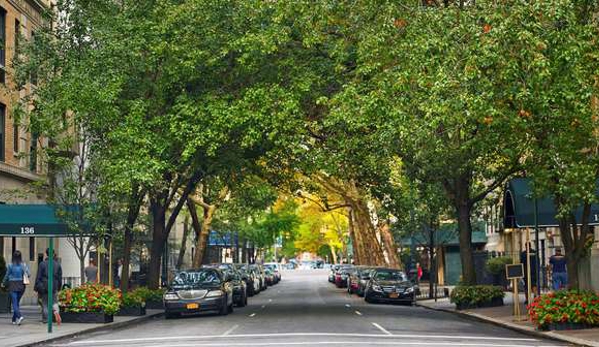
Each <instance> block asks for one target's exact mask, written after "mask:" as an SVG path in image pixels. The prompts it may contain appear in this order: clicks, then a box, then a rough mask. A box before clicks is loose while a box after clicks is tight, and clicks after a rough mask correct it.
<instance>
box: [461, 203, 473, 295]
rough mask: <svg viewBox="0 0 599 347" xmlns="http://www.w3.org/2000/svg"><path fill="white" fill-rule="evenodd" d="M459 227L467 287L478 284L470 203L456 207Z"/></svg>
mask: <svg viewBox="0 0 599 347" xmlns="http://www.w3.org/2000/svg"><path fill="white" fill-rule="evenodd" d="M456 209H457V211H456V212H457V215H458V227H459V232H460V237H459V239H460V260H461V261H462V282H463V283H464V284H466V285H475V284H476V271H475V270H474V257H473V252H472V223H471V221H470V213H471V207H470V204H469V202H468V201H463V202H461V203H459V204H458V206H456Z"/></svg>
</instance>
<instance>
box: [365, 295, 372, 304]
mask: <svg viewBox="0 0 599 347" xmlns="http://www.w3.org/2000/svg"><path fill="white" fill-rule="evenodd" d="M364 301H366V302H367V303H369V304H372V303H374V300H372V298H371V297H370V295H368V294H364Z"/></svg>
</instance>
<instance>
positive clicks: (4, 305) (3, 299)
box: [0, 293, 10, 313]
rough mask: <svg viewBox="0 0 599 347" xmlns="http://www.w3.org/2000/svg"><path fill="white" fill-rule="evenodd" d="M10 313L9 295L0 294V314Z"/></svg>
mask: <svg viewBox="0 0 599 347" xmlns="http://www.w3.org/2000/svg"><path fill="white" fill-rule="evenodd" d="M9 312H10V295H8V293H0V313H9Z"/></svg>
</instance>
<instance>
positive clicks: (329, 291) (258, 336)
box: [46, 270, 560, 347]
mask: <svg viewBox="0 0 599 347" xmlns="http://www.w3.org/2000/svg"><path fill="white" fill-rule="evenodd" d="M327 274H328V271H324V270H296V271H287V272H284V273H283V280H282V281H281V283H280V284H278V285H276V286H274V287H270V288H269V289H268V290H267V291H265V292H263V293H261V294H259V295H257V296H255V297H252V298H250V299H249V305H248V306H247V307H244V308H235V311H234V313H232V314H230V315H228V316H217V315H204V316H199V317H186V318H181V319H174V320H166V319H164V318H157V319H154V320H152V321H149V322H146V323H143V324H140V325H137V326H133V327H129V328H125V329H121V330H115V331H109V332H100V333H95V334H89V335H84V336H81V337H79V338H76V339H72V340H67V341H60V342H54V343H52V344H47V345H46V346H56V347H58V346H65V347H66V346H68V347H78V346H82V347H83V346H138V347H139V346H147V347H153V346H172V347H193V346H298V345H301V346H316V345H323V346H327V345H345V346H363V345H365V344H370V345H376V346H489V347H508V346H558V345H560V344H559V343H556V342H554V341H549V340H540V339H536V338H532V337H530V336H526V335H522V334H519V333H516V332H513V331H510V330H506V329H503V328H500V327H496V326H494V325H489V324H484V323H479V322H475V321H471V320H466V319H463V318H460V317H458V316H456V315H453V314H450V313H443V312H436V311H432V310H428V309H425V308H421V307H408V306H391V305H371V304H367V303H365V302H364V301H363V299H362V298H359V297H357V296H355V295H353V296H349V295H348V294H347V292H346V291H345V290H343V289H337V288H336V287H335V286H334V285H332V284H330V283H328V282H327Z"/></svg>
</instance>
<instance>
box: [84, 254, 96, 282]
mask: <svg viewBox="0 0 599 347" xmlns="http://www.w3.org/2000/svg"><path fill="white" fill-rule="evenodd" d="M83 272H84V273H85V278H86V280H87V283H98V267H97V266H96V261H95V260H94V259H90V260H89V265H88V266H87V267H85V269H83Z"/></svg>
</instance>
